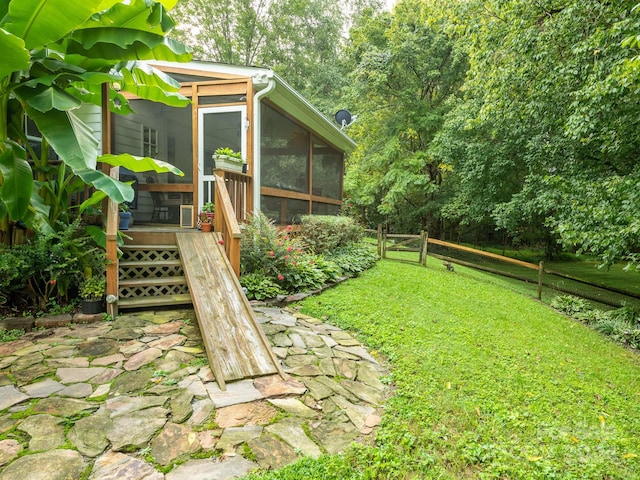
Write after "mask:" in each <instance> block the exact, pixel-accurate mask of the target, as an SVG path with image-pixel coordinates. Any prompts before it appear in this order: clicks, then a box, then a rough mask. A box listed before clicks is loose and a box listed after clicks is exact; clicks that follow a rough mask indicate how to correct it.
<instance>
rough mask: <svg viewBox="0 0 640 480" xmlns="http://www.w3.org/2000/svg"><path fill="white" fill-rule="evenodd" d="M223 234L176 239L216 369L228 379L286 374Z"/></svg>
mask: <svg viewBox="0 0 640 480" xmlns="http://www.w3.org/2000/svg"><path fill="white" fill-rule="evenodd" d="M219 239H220V236H219V235H217V234H208V233H199V234H193V233H186V232H184V233H183V232H178V233H176V241H177V244H178V249H179V251H180V257H181V259H182V264H183V268H184V273H185V276H186V278H187V284H188V286H189V291H190V292H191V297H192V300H193V308H194V310H195V313H196V317H197V319H198V323H199V325H200V331H201V333H202V339H203V342H204V345H205V349H206V351H207V356H208V358H209V364H210V366H211V370H212V371H213V374H214V375H215V377H216V381H217V382H218V385H219V386H220V388H221V389H223V390H224V389H225V385H226V382H228V381H232V380H239V379H242V378H252V377H257V376H261V375H269V374H274V373H279V374H280V375H281V376H283V377H285V374H284V372H283V371H282V367H281V366H280V362H279V361H278V360H277V358H276V357H275V355H274V354H273V351H272V350H271V347H270V346H269V343H268V340H267V338H266V336H265V335H264V332H263V331H262V328H261V327H260V325H259V324H258V322H257V319H256V317H255V313H254V312H253V309H252V308H251V305H250V304H249V302H248V301H247V299H246V297H245V295H244V293H243V292H242V287H241V286H240V282H239V281H238V279H237V278H236V276H235V274H234V273H233V270H232V268H231V265H230V263H229V261H228V260H227V257H226V255H225V253H224V249H223V246H222V245H220V244H219V243H218V241H219Z"/></svg>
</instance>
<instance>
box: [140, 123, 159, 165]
mask: <svg viewBox="0 0 640 480" xmlns="http://www.w3.org/2000/svg"><path fill="white" fill-rule="evenodd" d="M141 126H142V156H143V157H151V158H157V157H158V130H156V129H155V128H152V127H147V126H146V125H141Z"/></svg>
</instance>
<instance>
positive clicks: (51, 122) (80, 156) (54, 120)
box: [26, 102, 98, 174]
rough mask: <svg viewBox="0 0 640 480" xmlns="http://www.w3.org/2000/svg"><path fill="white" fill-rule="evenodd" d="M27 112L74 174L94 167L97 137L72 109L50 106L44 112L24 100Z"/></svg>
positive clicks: (96, 153) (96, 154)
mask: <svg viewBox="0 0 640 480" xmlns="http://www.w3.org/2000/svg"><path fill="white" fill-rule="evenodd" d="M26 112H27V114H28V115H29V117H31V119H32V120H33V121H34V122H35V124H36V126H37V127H38V130H39V131H40V132H41V133H42V135H43V136H44V137H45V138H46V139H47V141H48V142H49V144H50V145H51V147H52V148H53V149H54V150H55V151H56V153H57V154H58V155H59V156H60V158H61V159H62V161H64V163H66V164H67V165H69V166H70V167H71V170H73V172H74V173H75V174H78V172H80V171H82V170H86V169H91V170H93V169H95V168H96V161H97V160H96V159H97V156H98V141H97V140H96V139H95V137H94V136H93V131H92V130H91V129H90V128H89V127H88V126H87V125H86V124H85V123H83V122H82V120H80V119H79V118H78V117H77V116H76V115H75V114H74V113H73V111H68V112H61V111H58V110H50V111H49V112H47V113H46V114H44V113H42V112H40V111H38V110H36V109H35V108H33V107H32V106H31V105H30V104H29V103H28V102H27V103H26Z"/></svg>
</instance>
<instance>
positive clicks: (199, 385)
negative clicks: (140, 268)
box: [0, 307, 389, 480]
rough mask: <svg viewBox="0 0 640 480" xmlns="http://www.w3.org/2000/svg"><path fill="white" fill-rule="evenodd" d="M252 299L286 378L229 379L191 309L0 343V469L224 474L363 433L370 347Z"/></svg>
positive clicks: (45, 474) (373, 373)
mask: <svg viewBox="0 0 640 480" xmlns="http://www.w3.org/2000/svg"><path fill="white" fill-rule="evenodd" d="M255 311H256V314H257V316H258V319H259V321H260V323H261V325H262V327H263V329H264V331H265V333H266V335H267V337H268V338H269V341H270V342H271V344H272V346H273V351H274V353H275V355H276V356H277V357H278V358H279V359H280V360H281V361H282V365H283V367H284V370H285V372H286V373H287V375H288V377H289V378H287V379H282V378H281V377H280V376H278V375H274V376H268V377H260V378H256V379H248V380H242V381H239V382H234V383H229V384H228V385H227V390H226V391H221V390H220V389H219V388H218V386H217V384H216V382H215V378H214V376H213V374H212V372H211V370H210V369H209V367H208V365H207V359H206V355H205V352H204V350H203V347H202V339H201V337H200V332H199V330H198V326H197V322H196V320H195V317H194V315H193V312H192V311H190V310H180V311H160V312H143V313H136V314H127V315H123V316H121V317H119V318H116V319H115V321H112V322H111V321H106V322H105V321H99V322H96V323H91V324H71V325H68V326H62V327H57V328H51V329H47V330H39V331H34V332H30V333H27V334H26V335H24V336H23V337H22V338H20V339H19V340H16V341H13V342H8V343H2V344H0V480H14V479H16V478H20V479H21V480H30V479H47V480H56V479H62V478H78V477H80V476H81V475H82V474H83V472H84V474H85V475H86V474H87V472H89V473H88V478H89V479H91V480H98V479H105V480H106V479H116V478H117V479H122V480H137V479H140V480H142V479H145V480H156V479H166V480H181V479H188V480H209V479H210V480H224V479H232V478H239V477H241V476H243V475H245V474H246V473H248V472H250V471H252V470H254V469H276V468H279V467H282V466H284V465H286V464H289V463H292V462H294V461H295V460H296V459H298V458H300V457H302V456H310V457H314V458H316V457H319V456H320V455H322V454H325V453H326V454H335V453H338V452H340V451H342V450H343V449H345V448H346V447H348V445H349V444H350V443H351V442H354V441H362V440H364V439H365V438H366V437H367V436H370V435H372V433H373V431H374V429H375V427H376V426H377V425H378V423H379V422H380V414H381V413H380V407H381V405H382V403H383V401H384V399H385V397H386V396H387V395H388V393H389V390H388V388H387V387H386V386H385V384H384V383H383V382H382V378H383V377H384V376H385V375H386V372H385V370H384V367H383V366H382V365H381V364H380V363H379V362H378V361H377V359H376V358H375V357H374V356H373V355H371V354H370V353H369V352H368V351H367V349H366V348H365V347H364V346H363V345H362V344H361V343H360V342H359V341H358V340H357V339H355V338H354V337H352V336H351V335H349V334H348V333H347V332H344V331H342V330H340V329H338V328H336V327H333V326H331V325H328V324H325V323H323V322H321V321H320V320H318V319H315V318H310V317H307V316H305V315H302V314H300V313H299V312H297V311H296V310H294V309H281V308H272V307H255ZM247 452H250V455H248V454H247ZM163 472H167V473H163Z"/></svg>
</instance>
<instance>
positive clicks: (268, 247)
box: [240, 214, 377, 299]
mask: <svg viewBox="0 0 640 480" xmlns="http://www.w3.org/2000/svg"><path fill="white" fill-rule="evenodd" d="M349 222H350V223H351V224H353V222H352V221H351V220H349ZM358 228H359V227H358ZM338 237H339V238H340V242H347V236H345V235H342V236H340V235H339V236H338ZM354 238H355V237H354ZM307 247H308V244H307V242H306V237H305V238H304V240H303V239H302V237H297V236H293V235H292V228H291V227H287V228H286V229H284V230H278V229H277V228H276V227H275V226H274V224H273V222H272V221H270V220H269V219H268V218H267V217H265V216H264V215H263V214H258V215H254V216H253V217H252V218H251V219H250V221H249V222H248V223H246V224H245V225H244V226H243V232H242V239H241V246H240V270H241V274H242V276H241V283H242V284H243V286H245V287H246V288H247V290H248V291H249V292H251V293H249V294H248V296H249V298H256V299H258V298H259V297H258V296H257V295H263V293H257V295H256V293H253V292H262V291H263V290H264V291H265V292H266V291H269V290H270V289H271V288H272V287H273V285H276V286H278V287H279V288H280V289H281V290H280V292H277V293H275V294H273V295H271V296H272V297H273V296H276V295H277V294H279V293H295V292H300V291H311V290H317V289H319V288H321V287H322V286H323V285H324V284H325V283H327V282H334V281H336V280H337V279H338V278H339V277H340V276H341V275H354V274H356V273H358V272H361V271H362V270H365V269H366V268H369V267H371V266H372V265H373V264H374V263H375V261H376V260H377V256H376V255H375V254H374V253H373V252H372V251H371V250H370V249H369V247H367V246H364V245H360V244H353V243H346V244H344V245H342V246H340V247H336V248H333V249H332V250H331V251H327V252H326V253H325V254H324V255H313V254H310V253H308V252H307V251H306V250H307ZM252 274H255V275H256V277H251V276H249V275H252ZM245 277H247V278H245ZM242 278H245V280H242ZM262 279H268V280H270V281H271V282H272V285H270V286H269V285H267V284H266V283H263V280H262ZM264 295H265V296H264V297H263V298H267V296H266V295H267V293H264Z"/></svg>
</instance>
